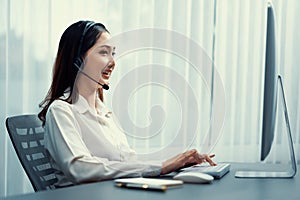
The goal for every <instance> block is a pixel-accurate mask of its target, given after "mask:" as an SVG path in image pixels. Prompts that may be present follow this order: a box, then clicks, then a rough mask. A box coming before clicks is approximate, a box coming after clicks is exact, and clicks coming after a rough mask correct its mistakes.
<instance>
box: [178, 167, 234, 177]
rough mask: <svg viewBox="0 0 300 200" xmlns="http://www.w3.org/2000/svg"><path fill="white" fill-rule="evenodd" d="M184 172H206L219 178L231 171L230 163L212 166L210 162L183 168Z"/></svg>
mask: <svg viewBox="0 0 300 200" xmlns="http://www.w3.org/2000/svg"><path fill="white" fill-rule="evenodd" d="M181 171H182V172H187V171H197V172H202V173H205V174H209V175H211V176H213V177H215V178H217V179H220V178H222V177H223V176H224V175H225V174H227V173H228V172H229V171H230V164H229V163H217V165H216V166H210V165H209V164H208V163H203V164H199V165H194V166H192V167H188V168H183V169H181Z"/></svg>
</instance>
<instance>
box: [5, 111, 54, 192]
mask: <svg viewBox="0 0 300 200" xmlns="http://www.w3.org/2000/svg"><path fill="white" fill-rule="evenodd" d="M6 128H7V131H8V134H9V136H10V139H11V141H12V144H13V146H14V148H15V151H16V153H17V155H18V158H19V160H20V162H21V164H22V166H23V168H24V170H25V172H26V174H27V176H28V177H29V180H30V182H31V184H32V186H33V189H34V190H35V191H36V192H37V191H41V190H48V189H54V188H55V187H54V186H53V183H55V182H56V181H57V178H56V177H55V175H54V169H52V168H51V165H50V159H49V157H47V155H48V154H46V152H45V149H44V128H43V127H42V122H41V121H40V120H39V119H38V117H37V115H20V116H14V117H8V118H7V119H6Z"/></svg>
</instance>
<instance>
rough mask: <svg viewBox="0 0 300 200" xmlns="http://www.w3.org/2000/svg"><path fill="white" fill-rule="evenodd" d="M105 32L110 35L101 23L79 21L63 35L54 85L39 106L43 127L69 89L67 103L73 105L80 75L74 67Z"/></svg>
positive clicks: (53, 76)
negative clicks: (54, 105)
mask: <svg viewBox="0 0 300 200" xmlns="http://www.w3.org/2000/svg"><path fill="white" fill-rule="evenodd" d="M91 23H93V25H92V27H90V28H89V29H88V30H87V32H86V34H85V35H84V37H83V38H82V33H83V31H84V30H85V28H86V26H87V24H91ZM103 32H108V33H109V31H108V30H107V29H106V27H105V26H104V25H103V24H101V23H94V22H92V21H79V22H76V23H74V24H72V25H70V26H69V27H68V28H67V29H66V30H65V31H64V33H63V34H62V36H61V38H60V41H59V46H58V51H57V55H56V60H55V63H54V67H53V72H52V73H53V74H52V84H51V87H50V89H49V91H48V93H47V95H46V97H45V99H44V100H43V101H42V102H41V103H40V104H39V107H40V108H42V110H41V112H40V113H39V114H38V117H39V118H40V120H41V121H42V122H43V125H45V121H46V113H47V111H48V108H49V106H50V105H51V103H52V102H53V101H54V100H56V99H59V98H60V97H62V96H63V95H64V92H65V91H66V90H67V89H68V88H69V89H70V94H69V97H67V99H65V101H67V102H68V103H72V99H71V96H72V93H73V87H74V82H75V79H76V76H77V73H78V69H77V68H76V67H75V66H74V61H75V59H76V57H77V56H78V54H79V56H82V57H84V55H85V54H86V52H87V51H88V49H90V48H91V47H92V46H93V45H94V44H95V43H96V41H97V40H98V39H99V38H100V36H101V34H102V33H103ZM80 40H82V44H81V45H82V46H81V48H80V52H78V51H79V45H80V44H79V43H80ZM99 98H100V99H101V100H102V101H103V93H102V89H99Z"/></svg>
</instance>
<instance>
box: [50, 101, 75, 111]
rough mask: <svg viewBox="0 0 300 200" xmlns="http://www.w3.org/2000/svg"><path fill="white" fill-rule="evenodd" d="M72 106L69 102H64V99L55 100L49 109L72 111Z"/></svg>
mask: <svg viewBox="0 0 300 200" xmlns="http://www.w3.org/2000/svg"><path fill="white" fill-rule="evenodd" d="M71 107H72V104H70V103H68V102H67V101H64V100H62V99H57V100H54V101H53V102H52V104H51V105H50V107H49V109H50V110H52V109H59V108H63V109H71Z"/></svg>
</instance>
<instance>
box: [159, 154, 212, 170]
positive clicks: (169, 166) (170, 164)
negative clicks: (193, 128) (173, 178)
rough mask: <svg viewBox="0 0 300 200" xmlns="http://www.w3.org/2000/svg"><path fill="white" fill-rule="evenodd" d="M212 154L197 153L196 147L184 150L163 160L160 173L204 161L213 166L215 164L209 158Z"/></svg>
mask: <svg viewBox="0 0 300 200" xmlns="http://www.w3.org/2000/svg"><path fill="white" fill-rule="evenodd" d="M214 156H215V155H214V154H212V155H207V154H199V153H198V151H197V150H196V149H192V150H189V151H186V152H184V153H181V154H179V155H177V156H175V157H173V158H170V159H168V160H166V161H165V162H163V164H162V170H161V174H162V175H163V174H168V173H170V172H173V171H176V170H179V169H181V168H184V167H188V166H192V165H196V164H201V163H204V162H208V163H209V164H210V165H211V166H215V165H217V164H216V163H214V162H213V161H212V160H211V158H213V157H214Z"/></svg>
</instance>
